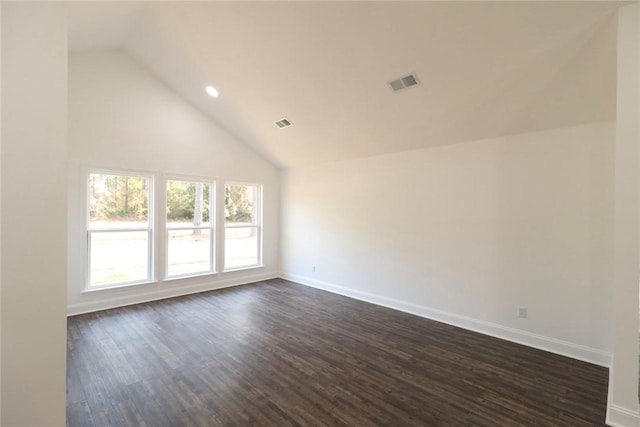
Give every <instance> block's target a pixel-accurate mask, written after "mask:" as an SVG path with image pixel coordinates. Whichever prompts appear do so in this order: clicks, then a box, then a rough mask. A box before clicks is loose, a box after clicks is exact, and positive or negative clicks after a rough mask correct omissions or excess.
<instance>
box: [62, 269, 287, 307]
mask: <svg viewBox="0 0 640 427" xmlns="http://www.w3.org/2000/svg"><path fill="white" fill-rule="evenodd" d="M278 277H280V275H279V274H278V273H275V272H268V273H258V274H249V275H247V274H243V275H242V276H238V277H236V276H230V277H227V278H223V279H218V280H215V281H211V280H209V281H206V282H202V283H195V284H189V285H181V286H179V287H175V286H173V287H165V288H163V287H162V285H160V286H155V287H152V288H151V287H150V288H148V289H145V290H144V291H140V292H136V294H135V295H119V296H115V297H109V298H104V297H101V298H99V299H96V300H94V301H87V302H82V303H77V304H69V305H68V306H67V316H75V315H78V314H84V313H91V312H94V311H100V310H107V309H110V308H116V307H123V306H126V305H133V304H140V303H145V302H150V301H157V300H161V299H165V298H173V297H179V296H183V295H190V294H196V293H199V292H206V291H212V290H215V289H223V288H229V287H232V286H239V285H246V284H248V283H253V282H260V281H263V280H269V279H276V278H278Z"/></svg>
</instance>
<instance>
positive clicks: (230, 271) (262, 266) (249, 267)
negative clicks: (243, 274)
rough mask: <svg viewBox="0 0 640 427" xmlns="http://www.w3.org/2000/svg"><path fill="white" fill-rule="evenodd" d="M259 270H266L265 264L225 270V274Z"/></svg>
mask: <svg viewBox="0 0 640 427" xmlns="http://www.w3.org/2000/svg"><path fill="white" fill-rule="evenodd" d="M257 268H264V264H255V265H247V266H243V267H234V268H225V269H224V270H223V271H222V272H223V273H233V272H236V271H244V270H255V269H257Z"/></svg>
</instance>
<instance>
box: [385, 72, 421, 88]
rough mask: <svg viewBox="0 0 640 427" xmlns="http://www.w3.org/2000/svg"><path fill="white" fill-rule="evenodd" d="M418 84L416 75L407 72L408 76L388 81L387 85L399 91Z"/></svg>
mask: <svg viewBox="0 0 640 427" xmlns="http://www.w3.org/2000/svg"><path fill="white" fill-rule="evenodd" d="M417 84H418V77H417V76H416V75H415V74H409V75H408V76H404V77H400V78H399V79H397V80H394V81H391V82H389V86H391V89H393V90H394V91H396V92H397V91H399V90H400V89H404V88H406V87H409V86H415V85H417Z"/></svg>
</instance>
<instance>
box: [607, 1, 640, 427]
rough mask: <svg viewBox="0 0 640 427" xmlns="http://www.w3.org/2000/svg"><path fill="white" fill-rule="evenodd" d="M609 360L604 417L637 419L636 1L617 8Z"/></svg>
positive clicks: (639, 138) (639, 104) (629, 422)
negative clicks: (613, 230) (611, 359)
mask: <svg viewBox="0 0 640 427" xmlns="http://www.w3.org/2000/svg"><path fill="white" fill-rule="evenodd" d="M617 81H618V89H617V92H618V95H617V119H616V155H615V159H616V178H615V251H614V254H615V258H614V267H615V268H614V288H615V297H614V310H613V351H614V354H613V366H612V369H611V378H610V385H609V411H608V417H607V420H608V421H609V422H610V423H611V424H612V425H616V426H637V425H640V413H639V411H638V268H639V265H640V264H639V256H640V252H639V250H638V242H639V240H640V234H639V231H640V228H639V227H638V224H639V222H638V220H639V218H638V215H639V214H640V210H639V209H638V203H640V194H639V193H638V191H640V185H638V180H639V179H640V173H639V169H638V167H639V165H640V162H639V161H638V156H640V4H637V3H636V4H633V5H629V6H625V7H622V8H620V10H619V13H618V79H617Z"/></svg>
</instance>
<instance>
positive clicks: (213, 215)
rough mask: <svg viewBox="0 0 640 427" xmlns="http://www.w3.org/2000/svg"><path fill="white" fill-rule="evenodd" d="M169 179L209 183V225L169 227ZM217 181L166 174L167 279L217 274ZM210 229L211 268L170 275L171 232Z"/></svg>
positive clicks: (165, 256)
mask: <svg viewBox="0 0 640 427" xmlns="http://www.w3.org/2000/svg"><path fill="white" fill-rule="evenodd" d="M169 181H188V182H194V183H195V182H201V183H203V184H209V225H202V226H198V227H196V226H185V227H169V225H168V219H167V214H168V212H169V210H168V208H167V203H168V198H167V192H168V190H169ZM216 185H217V181H216V179H215V178H210V177H198V176H186V175H166V176H165V177H164V187H163V190H164V195H163V196H164V205H163V209H162V215H161V216H162V217H163V218H164V231H165V233H164V245H163V246H164V271H163V273H162V277H163V279H164V280H165V281H170V280H178V279H186V278H189V277H199V276H208V275H213V274H217V273H218V271H217V262H216V254H217V251H216V246H217V245H216V240H217V236H216V229H217V227H216V221H217V217H218V215H217V212H216V211H217V204H216V194H217V191H216V190H217V188H216ZM196 229H199V230H208V231H209V266H210V268H209V270H208V271H199V272H194V273H185V274H176V275H169V232H170V231H173V230H196Z"/></svg>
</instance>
